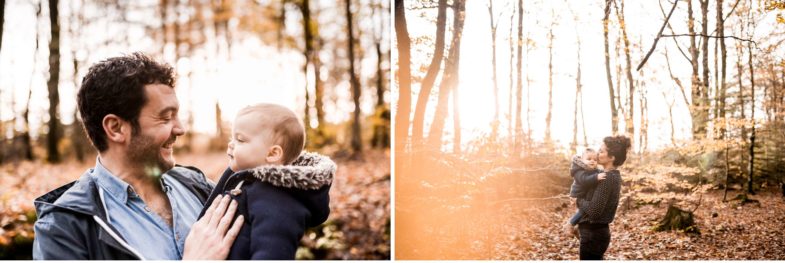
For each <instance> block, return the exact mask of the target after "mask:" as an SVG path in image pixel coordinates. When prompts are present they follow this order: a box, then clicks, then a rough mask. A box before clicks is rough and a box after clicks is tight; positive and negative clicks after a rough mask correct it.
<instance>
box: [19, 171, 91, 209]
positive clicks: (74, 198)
mask: <svg viewBox="0 0 785 263" xmlns="http://www.w3.org/2000/svg"><path fill="white" fill-rule="evenodd" d="M94 184H95V182H93V180H92V178H91V177H90V171H89V170H88V171H87V172H85V173H84V174H82V176H81V177H79V179H77V180H76V181H74V182H71V183H68V184H66V185H63V186H60V187H58V188H57V189H55V190H52V191H50V192H49V193H46V194H44V195H42V196H40V197H38V198H36V199H35V201H34V204H35V212H36V214H37V215H38V217H39V218H41V217H43V216H44V215H45V214H47V213H49V212H51V211H54V210H56V209H65V210H71V211H74V212H78V213H82V214H86V215H99V213H101V211H100V210H99V209H96V204H97V202H96V199H97V197H98V196H97V193H96V189H97V188H96V187H95V185H94ZM100 216H101V217H103V214H102V213H101V214H100Z"/></svg>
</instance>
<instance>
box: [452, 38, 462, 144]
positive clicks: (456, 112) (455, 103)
mask: <svg viewBox="0 0 785 263" xmlns="http://www.w3.org/2000/svg"><path fill="white" fill-rule="evenodd" d="M459 52H460V51H459ZM455 58H456V59H457V58H458V57H457V56H456V57H455ZM450 59H452V58H450ZM456 63H457V62H456ZM455 67H456V70H455V72H456V75H455V76H454V78H456V80H453V82H454V83H455V84H453V85H452V88H450V90H451V91H452V120H453V126H452V127H453V143H452V151H453V153H454V154H460V153H461V105H460V103H459V101H460V93H459V92H458V91H459V90H460V89H458V80H457V79H458V69H457V68H458V66H457V65H456V66H455Z"/></svg>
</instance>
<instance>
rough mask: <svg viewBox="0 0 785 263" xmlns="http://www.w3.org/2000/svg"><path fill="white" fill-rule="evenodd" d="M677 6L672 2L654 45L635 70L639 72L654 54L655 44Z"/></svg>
mask: <svg viewBox="0 0 785 263" xmlns="http://www.w3.org/2000/svg"><path fill="white" fill-rule="evenodd" d="M677 4H679V1H675V2H673V7H671V11H670V13H668V17H666V18H665V22H663V23H662V27H660V32H659V33H657V37H656V38H654V43H652V45H651V49H650V50H649V53H646V56H645V57H643V60H642V61H641V63H640V64H639V65H638V68H636V69H635V70H641V68H642V67H643V65H644V64H646V61H647V60H649V57H651V54H652V53H654V49H655V48H657V42H658V41H660V37H662V31H663V30H665V26H666V25H668V20H670V19H671V15H673V11H675V10H676V5H677Z"/></svg>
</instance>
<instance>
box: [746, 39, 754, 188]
mask: <svg viewBox="0 0 785 263" xmlns="http://www.w3.org/2000/svg"><path fill="white" fill-rule="evenodd" d="M747 52H748V53H747V55H748V62H747V63H748V64H749V65H750V102H751V103H752V110H751V111H750V112H752V113H751V114H750V120H752V131H751V133H750V147H749V150H750V151H749V155H750V159H749V169H748V170H749V171H748V172H749V180H748V181H747V192H748V193H750V194H755V191H754V190H753V189H752V181H753V178H754V175H755V173H754V169H753V168H754V167H755V151H754V149H755V66H754V65H753V64H752V43H749V44H747Z"/></svg>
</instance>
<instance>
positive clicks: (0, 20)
mask: <svg viewBox="0 0 785 263" xmlns="http://www.w3.org/2000/svg"><path fill="white" fill-rule="evenodd" d="M4 25H5V0H0V51H2V50H3V26H4Z"/></svg>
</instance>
